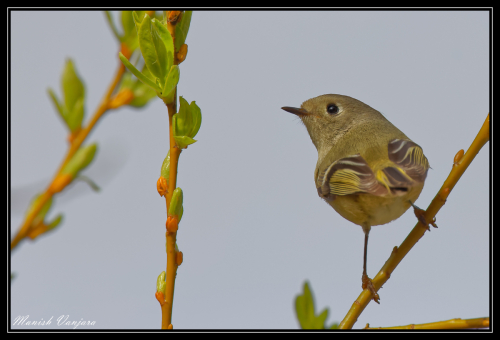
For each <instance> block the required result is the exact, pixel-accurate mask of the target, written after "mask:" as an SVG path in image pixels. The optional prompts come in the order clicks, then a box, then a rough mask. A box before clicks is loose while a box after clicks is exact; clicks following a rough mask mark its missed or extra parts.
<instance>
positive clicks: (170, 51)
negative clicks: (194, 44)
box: [151, 19, 174, 72]
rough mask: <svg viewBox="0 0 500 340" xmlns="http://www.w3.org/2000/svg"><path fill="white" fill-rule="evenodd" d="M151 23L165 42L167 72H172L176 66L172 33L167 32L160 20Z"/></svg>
mask: <svg viewBox="0 0 500 340" xmlns="http://www.w3.org/2000/svg"><path fill="white" fill-rule="evenodd" d="M151 22H152V23H153V24H154V26H155V28H156V30H157V34H158V36H159V37H160V39H161V40H162V41H163V44H164V45H165V49H166V51H167V68H166V70H167V72H168V71H169V70H170V68H171V67H172V65H173V64H174V41H173V40H172V36H171V35H170V32H169V31H168V30H167V28H166V27H165V26H163V25H162V23H161V22H160V21H159V20H156V19H153V20H151Z"/></svg>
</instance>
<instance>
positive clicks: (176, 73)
mask: <svg viewBox="0 0 500 340" xmlns="http://www.w3.org/2000/svg"><path fill="white" fill-rule="evenodd" d="M179 77H180V70H179V66H177V65H173V66H172V68H171V69H170V72H169V73H168V76H167V80H166V81H165V86H164V87H163V91H162V93H161V95H162V97H163V98H166V97H167V96H168V95H169V94H170V93H171V92H172V91H174V90H175V87H176V86H177V84H178V83H179Z"/></svg>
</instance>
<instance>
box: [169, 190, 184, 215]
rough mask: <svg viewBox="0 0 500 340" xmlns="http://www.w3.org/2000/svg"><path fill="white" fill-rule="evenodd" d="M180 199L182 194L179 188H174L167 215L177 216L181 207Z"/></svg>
mask: <svg viewBox="0 0 500 340" xmlns="http://www.w3.org/2000/svg"><path fill="white" fill-rule="evenodd" d="M182 200H183V194H182V189H181V188H175V190H174V192H173V194H172V199H171V200H170V211H169V212H168V215H169V216H175V215H177V216H179V215H180V213H181V209H182Z"/></svg>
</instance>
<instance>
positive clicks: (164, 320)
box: [161, 11, 181, 329]
mask: <svg viewBox="0 0 500 340" xmlns="http://www.w3.org/2000/svg"><path fill="white" fill-rule="evenodd" d="M172 12H173V11H167V12H166V16H167V29H168V31H169V32H170V35H171V36H172V40H173V44H174V46H175V24H176V23H177V20H175V21H172V22H171V21H170V17H171V13H172ZM176 18H177V17H176ZM174 52H176V51H175V50H174ZM178 64H179V60H178V58H177V53H174V65H178ZM167 109H168V130H169V137H170V178H169V181H168V192H167V194H166V195H165V203H166V206H167V216H168V212H169V208H170V201H171V199H172V195H173V193H174V190H175V188H176V187H177V165H178V163H179V156H180V154H181V149H180V148H179V147H178V146H177V145H176V143H175V139H174V131H173V127H172V120H173V117H174V114H176V113H177V87H176V88H175V92H174V101H173V103H170V104H167ZM165 235H166V239H167V242H166V243H167V270H166V272H165V281H166V282H165V295H164V296H165V301H164V303H163V304H162V305H161V314H162V315H161V328H162V329H171V328H172V309H173V304H174V288H175V277H176V275H177V267H178V264H177V250H176V249H175V242H176V239H177V232H171V231H167V232H166V234H165Z"/></svg>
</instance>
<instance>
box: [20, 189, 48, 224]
mask: <svg viewBox="0 0 500 340" xmlns="http://www.w3.org/2000/svg"><path fill="white" fill-rule="evenodd" d="M41 196H42V195H41V194H37V195H35V196H34V197H33V198H32V199H31V202H30V205H29V206H28V209H27V210H26V214H25V216H28V215H29V214H30V213H31V211H33V208H34V207H35V204H36V203H37V202H38V201H39V200H40V198H41ZM51 206H52V197H51V198H50V199H49V200H48V201H47V202H45V204H44V205H43V207H42V209H40V211H39V212H38V214H37V215H36V216H35V218H34V219H33V222H32V223H31V225H37V224H38V223H40V222H42V221H43V219H44V218H45V215H47V213H48V212H49V210H50V207H51Z"/></svg>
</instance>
